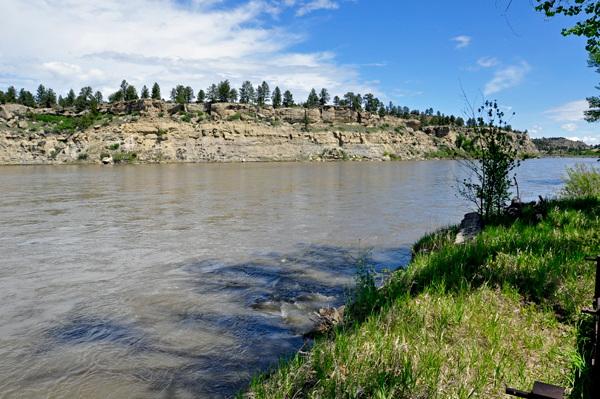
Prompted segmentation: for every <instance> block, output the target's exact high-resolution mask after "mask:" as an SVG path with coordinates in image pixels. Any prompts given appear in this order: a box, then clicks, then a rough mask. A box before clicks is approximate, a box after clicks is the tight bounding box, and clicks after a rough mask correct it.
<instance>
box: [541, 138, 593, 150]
mask: <svg viewBox="0 0 600 399" xmlns="http://www.w3.org/2000/svg"><path fill="white" fill-rule="evenodd" d="M531 141H533V144H534V145H535V146H536V147H537V149H538V151H540V152H542V151H543V152H555V153H556V152H558V153H560V152H574V151H577V152H582V151H587V150H591V149H593V148H594V147H593V146H590V145H587V144H586V143H584V142H583V141H573V140H569V139H566V138H564V137H550V138H545V137H543V138H541V139H532V140H531Z"/></svg>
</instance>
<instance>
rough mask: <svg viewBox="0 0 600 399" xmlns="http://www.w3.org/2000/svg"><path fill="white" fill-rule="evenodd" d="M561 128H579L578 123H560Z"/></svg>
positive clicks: (567, 129)
mask: <svg viewBox="0 0 600 399" xmlns="http://www.w3.org/2000/svg"><path fill="white" fill-rule="evenodd" d="M561 128H562V129H565V130H566V131H568V132H574V131H575V130H577V129H579V125H578V124H577V123H567V124H566V125H562V126H561Z"/></svg>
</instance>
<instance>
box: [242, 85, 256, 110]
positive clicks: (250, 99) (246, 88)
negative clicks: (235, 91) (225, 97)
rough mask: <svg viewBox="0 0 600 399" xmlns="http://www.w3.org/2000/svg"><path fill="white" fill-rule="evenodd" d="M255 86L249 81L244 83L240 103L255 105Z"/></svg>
mask: <svg viewBox="0 0 600 399" xmlns="http://www.w3.org/2000/svg"><path fill="white" fill-rule="evenodd" d="M254 97H255V93H254V86H252V83H250V81H249V80H247V81H245V82H244V83H242V87H241V88H240V103H242V104H253V103H254Z"/></svg>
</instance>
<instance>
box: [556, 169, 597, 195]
mask: <svg viewBox="0 0 600 399" xmlns="http://www.w3.org/2000/svg"><path fill="white" fill-rule="evenodd" d="M566 172H567V174H566V175H562V176H561V180H562V181H563V182H564V183H565V187H563V188H561V189H560V190H559V191H558V194H559V195H560V196H561V197H574V198H581V197H587V196H597V195H600V169H598V168H596V167H595V166H594V165H590V164H587V163H578V164H575V166H573V167H572V168H569V167H567V168H566Z"/></svg>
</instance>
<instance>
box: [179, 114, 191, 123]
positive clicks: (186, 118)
mask: <svg viewBox="0 0 600 399" xmlns="http://www.w3.org/2000/svg"><path fill="white" fill-rule="evenodd" d="M181 120H182V121H184V122H188V123H189V122H191V121H192V119H191V118H190V117H189V116H187V115H186V116H184V117H183V118H181Z"/></svg>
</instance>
